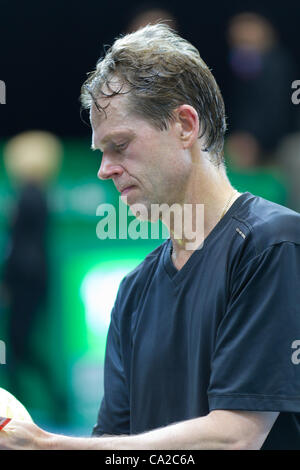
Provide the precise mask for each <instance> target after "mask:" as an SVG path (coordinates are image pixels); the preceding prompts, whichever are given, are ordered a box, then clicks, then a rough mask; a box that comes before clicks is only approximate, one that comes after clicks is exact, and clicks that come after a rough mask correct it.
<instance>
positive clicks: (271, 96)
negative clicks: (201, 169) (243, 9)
mask: <svg viewBox="0 0 300 470" xmlns="http://www.w3.org/2000/svg"><path fill="white" fill-rule="evenodd" d="M228 42H229V46H230V55H229V60H230V62H229V65H230V70H231V86H230V91H229V97H230V98H229V101H228V117H229V137H228V140H227V151H228V154H229V156H230V158H231V159H232V161H233V163H234V164H236V165H237V166H239V167H241V168H249V167H253V166H256V165H269V164H271V165H272V164H273V163H274V162H275V157H274V154H275V150H276V148H277V145H278V143H279V142H280V140H281V138H282V137H284V136H285V135H286V134H287V133H288V132H290V130H291V125H292V107H291V104H290V102H291V99H290V93H291V92H290V89H291V83H292V81H293V79H294V78H295V70H294V64H293V61H292V59H291V58H290V56H289V55H288V53H287V52H286V51H285V50H284V49H283V47H282V46H281V45H280V43H279V40H278V36H277V33H276V31H275V29H274V28H273V26H272V25H271V23H270V22H269V21H268V20H267V19H266V18H264V17H262V16H260V15H258V14H255V13H241V14H238V15H237V16H234V17H233V18H232V19H231V20H230V22H229V27H228Z"/></svg>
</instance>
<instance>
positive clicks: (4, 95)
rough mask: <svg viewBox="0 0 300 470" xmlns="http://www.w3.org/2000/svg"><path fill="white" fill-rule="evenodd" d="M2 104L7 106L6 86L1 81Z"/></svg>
mask: <svg viewBox="0 0 300 470" xmlns="http://www.w3.org/2000/svg"><path fill="white" fill-rule="evenodd" d="M0 104H6V85H5V82H4V81H3V80H0Z"/></svg>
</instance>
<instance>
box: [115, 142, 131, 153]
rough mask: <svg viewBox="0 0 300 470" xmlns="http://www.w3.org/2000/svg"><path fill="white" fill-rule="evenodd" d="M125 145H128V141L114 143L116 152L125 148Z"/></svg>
mask: <svg viewBox="0 0 300 470" xmlns="http://www.w3.org/2000/svg"><path fill="white" fill-rule="evenodd" d="M127 145H128V142H123V143H122V144H118V145H116V144H115V149H116V151H117V152H122V151H123V150H125V149H126V147H127Z"/></svg>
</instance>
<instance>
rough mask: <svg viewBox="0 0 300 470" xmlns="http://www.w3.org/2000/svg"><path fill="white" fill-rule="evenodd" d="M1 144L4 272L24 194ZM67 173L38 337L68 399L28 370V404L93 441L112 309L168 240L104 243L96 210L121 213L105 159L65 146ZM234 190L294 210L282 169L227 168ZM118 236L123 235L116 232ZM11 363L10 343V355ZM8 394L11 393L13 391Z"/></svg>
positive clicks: (56, 188) (51, 192) (56, 207)
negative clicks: (57, 399) (59, 403)
mask: <svg viewBox="0 0 300 470" xmlns="http://www.w3.org/2000/svg"><path fill="white" fill-rule="evenodd" d="M3 145H4V142H2V143H0V154H1V161H0V268H1V265H2V263H3V260H4V257H5V252H6V250H7V243H8V221H9V216H10V213H11V211H12V208H13V204H14V201H15V198H16V195H17V188H16V187H14V186H13V185H12V184H11V182H10V180H9V179H8V176H7V174H6V172H5V168H4V165H3V158H2V148H3ZM63 148H64V153H63V160H62V168H61V171H60V173H59V175H58V177H57V178H56V179H55V181H53V183H52V184H51V185H49V187H48V189H47V197H48V203H49V207H50V212H51V218H50V227H49V233H48V252H49V261H50V269H51V278H50V294H49V302H48V305H47V308H45V310H44V311H41V312H40V315H39V319H38V321H37V323H36V325H35V327H34V331H33V332H32V343H33V345H34V349H35V351H36V354H38V355H39V356H40V357H42V358H43V359H44V360H45V361H46V362H47V364H48V365H49V367H50V370H51V373H52V376H53V380H54V381H55V387H56V388H57V389H58V390H59V391H60V393H61V394H62V395H63V396H64V397H65V400H66V409H65V410H59V409H57V408H58V407H56V404H55V403H53V397H51V394H50V393H49V390H48V389H47V385H46V384H45V383H43V381H42V380H41V378H40V377H39V376H38V375H37V373H36V372H35V371H34V370H31V369H30V367H29V366H28V368H24V370H22V381H23V389H24V394H23V396H22V397H17V398H21V399H22V401H23V403H24V405H25V406H26V407H27V408H28V410H29V412H30V413H31V414H32V417H33V419H34V420H35V421H36V422H37V424H39V425H40V426H43V427H44V428H46V429H49V430H52V431H62V432H67V433H68V434H73V435H89V434H90V432H91V430H92V426H93V425H94V424H95V422H96V417H97V411H98V408H99V404H100V402H101V398H102V394H103V361H104V351H105V342H106V334H107V329H108V325H109V319H110V312H111V308H112V305H113V302H114V299H115V296H116V293H117V289H118V285H119V283H120V281H121V279H122V278H123V277H124V275H126V273H128V272H129V271H131V270H132V269H133V268H134V267H135V266H137V265H138V264H139V262H141V261H142V260H143V259H144V257H145V256H146V255H147V254H148V253H149V252H150V251H152V250H153V249H154V248H155V247H156V246H158V245H159V244H160V243H161V242H162V241H163V235H161V237H160V239H158V240H151V239H149V240H143V239H138V240H130V239H128V240H119V239H118V238H117V239H116V240H109V239H107V240H100V239H99V238H97V236H96V226H97V223H98V221H99V217H97V216H96V208H97V206H98V205H99V204H101V203H104V202H106V203H110V204H113V205H114V206H115V207H116V210H118V204H119V202H118V193H117V191H116V190H115V188H114V185H113V183H112V182H111V181H107V182H103V181H99V180H98V179H97V177H96V176H97V170H98V167H99V164H100V158H99V153H98V154H97V155H96V154H95V153H93V152H92V151H91V150H90V141H89V140H84V139H82V140H79V139H78V140H65V141H64V142H63ZM228 175H229V178H230V180H231V182H232V184H233V185H234V186H235V187H236V188H237V189H238V190H239V191H241V192H243V191H250V192H252V193H253V194H256V195H260V196H262V197H265V198H266V199H269V200H271V201H274V202H277V203H279V204H283V205H287V201H288V199H287V197H288V191H287V187H286V183H285V181H284V179H283V177H282V175H281V174H280V173H279V171H278V170H277V169H276V168H260V169H255V170H248V171H241V170H237V169H234V168H232V167H231V166H230V164H228ZM117 233H118V232H117ZM6 325H7V311H6V308H5V304H0V339H1V340H3V341H5V339H6ZM6 360H7V362H8V361H9V345H7V350H6ZM0 386H1V387H4V388H8V387H9V383H8V378H7V374H6V366H5V365H0ZM8 390H9V388H8Z"/></svg>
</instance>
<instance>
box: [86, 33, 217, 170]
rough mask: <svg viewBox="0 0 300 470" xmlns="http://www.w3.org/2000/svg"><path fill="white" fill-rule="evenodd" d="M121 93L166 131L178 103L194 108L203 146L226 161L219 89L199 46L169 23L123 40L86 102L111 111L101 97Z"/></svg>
mask: <svg viewBox="0 0 300 470" xmlns="http://www.w3.org/2000/svg"><path fill="white" fill-rule="evenodd" d="M116 82H117V83H119V86H117V87H116ZM118 94H127V95H128V106H129V111H130V112H132V113H134V114H135V115H139V116H141V117H142V118H144V119H146V120H147V121H149V122H150V123H152V124H153V126H155V127H156V128H158V129H160V130H165V129H167V128H168V126H169V124H170V123H171V122H172V121H173V120H174V110H175V109H176V108H177V107H178V106H180V105H182V104H189V105H191V106H193V107H194V109H195V110H196V111H197V113H198V116H199V121H200V134H199V138H202V137H203V143H204V147H203V150H204V151H207V152H209V153H210V154H211V155H212V156H213V161H214V163H216V164H218V165H219V164H220V163H221V162H222V161H223V146H224V134H225V131H226V118H225V109H224V102H223V98H222V95H221V92H220V90H219V87H218V85H217V83H216V81H215V79H214V76H213V75H212V73H211V71H210V70H209V68H208V66H207V65H206V64H205V62H204V61H203V60H202V59H201V57H200V54H199V52H198V50H197V49H196V48H195V47H194V46H193V45H192V44H191V43H189V42H188V41H186V40H185V39H183V38H182V37H180V36H179V35H178V34H177V33H176V32H175V31H173V30H172V29H171V28H170V27H169V26H167V25H165V24H155V25H148V26H145V27H144V28H142V29H139V30H137V31H135V32H133V33H130V34H127V35H125V36H123V37H120V38H119V39H117V40H116V41H115V42H114V44H113V45H112V47H110V48H109V49H108V50H107V52H106V54H105V56H104V57H102V58H100V59H99V61H98V62H97V65H96V69H95V70H94V71H93V72H90V73H89V74H88V79H87V80H86V81H85V82H84V84H83V86H82V89H81V104H82V106H83V108H84V109H90V108H91V106H92V104H93V103H94V104H95V105H96V106H97V108H98V110H99V111H100V112H104V113H105V108H106V106H104V107H103V106H102V107H101V106H100V105H99V103H98V102H97V100H98V99H99V98H103V97H107V98H111V97H113V96H115V95H118ZM108 104H109V103H108Z"/></svg>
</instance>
